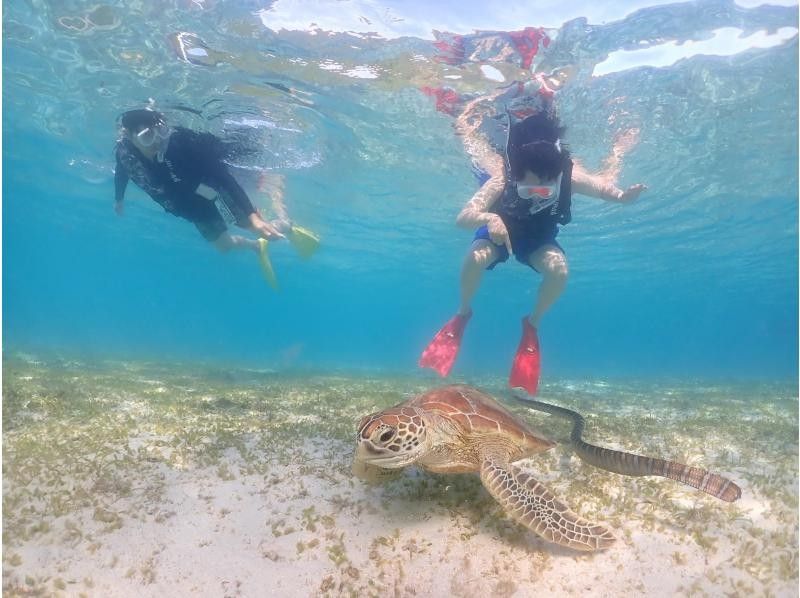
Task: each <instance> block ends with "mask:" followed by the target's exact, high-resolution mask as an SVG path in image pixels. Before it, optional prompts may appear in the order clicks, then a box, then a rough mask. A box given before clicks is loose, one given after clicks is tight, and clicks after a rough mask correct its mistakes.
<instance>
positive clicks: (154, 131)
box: [136, 120, 170, 147]
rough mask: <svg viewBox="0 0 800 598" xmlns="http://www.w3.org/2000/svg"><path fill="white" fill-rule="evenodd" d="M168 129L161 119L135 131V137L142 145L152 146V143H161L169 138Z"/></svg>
mask: <svg viewBox="0 0 800 598" xmlns="http://www.w3.org/2000/svg"><path fill="white" fill-rule="evenodd" d="M169 135H170V130H169V127H168V126H167V123H165V122H164V121H163V120H160V121H158V122H157V123H155V124H154V125H151V126H149V127H145V128H144V129H142V130H141V131H139V132H138V133H136V139H137V141H138V142H139V143H141V144H142V147H152V146H153V145H156V144H157V145H161V144H163V143H164V142H165V141H166V140H167V139H169Z"/></svg>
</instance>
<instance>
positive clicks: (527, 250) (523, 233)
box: [472, 220, 564, 272]
mask: <svg viewBox="0 0 800 598" xmlns="http://www.w3.org/2000/svg"><path fill="white" fill-rule="evenodd" d="M503 222H504V223H505V225H506V229H507V230H508V237H509V239H510V240H511V249H512V250H513V251H514V257H515V258H517V261H518V262H520V263H522V264H525V265H526V266H530V267H531V268H533V266H531V264H530V262H529V261H528V260H529V259H530V257H531V254H532V253H533V252H534V251H536V250H537V249H540V248H541V247H543V246H544V245H555V246H556V247H558V248H559V249H560V250H561V253H564V248H563V247H561V245H559V244H558V241H556V235H558V227H556V226H555V225H553V227H552V228H547V229H543V230H542V229H538V228H537V229H528V230H526V227H525V226H524V224H525V221H523V222H522V223H521V225H519V226H515V225H514V224H513V223H511V222H507V221H506V220H503ZM479 239H486V240H487V241H489V242H490V243H491V244H492V245H494V248H495V250H496V251H497V259H496V260H495V261H493V262H492V263H491V264H489V265H488V266H487V267H486V269H487V270H492V269H494V267H495V266H496V265H497V264H499V263H501V262H505V261H507V260H508V258H509V255H508V249H506V246H505V245H498V244H497V243H494V242H493V241H492V239H491V238H490V237H489V227H488V226H487V225H485V224H484V225H483V226H482V227H480V228H479V229H478V230H476V231H475V238H474V239H473V240H472V242H473V243H474V242H475V241H477V240H479ZM533 269H534V270H536V268H533ZM537 272H538V270H537Z"/></svg>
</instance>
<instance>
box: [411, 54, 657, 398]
mask: <svg viewBox="0 0 800 598" xmlns="http://www.w3.org/2000/svg"><path fill="white" fill-rule="evenodd" d="M544 45H546V44H544ZM533 51H534V54H535V48H534V49H533ZM507 55H512V56H513V52H509V53H507ZM532 58H533V56H532V55H531V54H530V52H529V53H528V54H527V55H525V56H523V59H524V60H523V61H522V62H523V63H524V64H523V66H528V65H530V63H531V60H532ZM565 73H566V74H565ZM565 76H568V73H567V72H566V71H565V70H562V71H560V72H554V73H551V74H548V75H545V74H542V73H535V74H534V75H533V76H532V77H531V78H530V79H529V80H528V81H525V82H521V81H515V82H514V83H512V84H511V85H508V86H505V87H502V88H500V89H498V90H496V91H495V92H493V93H490V94H487V95H485V96H480V97H477V98H474V99H472V100H471V101H469V102H467V103H466V104H465V105H464V107H463V110H462V112H461V113H460V114H459V115H458V118H457V121H456V124H455V126H456V130H457V132H458V133H459V134H460V135H461V136H462V138H463V141H464V147H465V149H466V151H467V153H468V154H470V156H471V157H472V159H473V167H474V169H475V171H476V175H477V176H478V178H479V181H480V183H481V188H480V189H479V190H478V191H477V193H475V195H474V196H473V197H472V198H471V199H470V200H469V202H467V204H466V206H465V207H464V208H463V209H462V210H461V212H460V213H459V215H458V217H457V219H456V222H457V224H458V225H459V226H461V227H465V228H477V231H476V233H475V237H474V239H473V242H472V245H471V246H470V249H469V251H468V252H467V255H466V257H465V259H464V263H463V266H462V270H461V305H460V307H459V310H458V313H457V314H456V315H455V316H454V317H453V318H452V319H451V320H450V321H449V322H447V323H446V324H445V325H444V327H443V328H442V329H441V330H440V331H439V332H438V333H437V334H436V336H435V337H434V338H433V340H432V341H431V342H430V344H429V345H428V346H427V347H426V349H425V350H424V351H423V353H422V356H421V358H420V360H419V365H420V366H421V367H428V368H432V369H434V370H435V371H436V372H438V373H439V375H441V376H447V375H448V374H449V372H450V370H451V369H452V367H453V364H454V363H455V360H456V356H457V354H458V350H459V348H460V345H461V339H462V337H463V334H464V329H465V328H466V325H467V323H468V321H469V319H470V317H471V316H472V309H471V302H472V298H473V296H474V295H475V292H476V291H477V290H478V286H479V285H480V281H481V278H482V276H483V272H484V270H491V269H493V268H494V267H495V266H496V265H497V264H498V263H500V262H504V261H506V260H507V259H508V258H509V255H510V254H512V253H513V254H514V256H515V257H516V258H517V261H519V262H521V263H523V264H525V265H527V266H530V267H531V268H533V269H534V270H536V271H537V272H539V273H540V274H541V275H542V282H541V284H540V286H539V292H538V296H537V300H536V304H535V305H534V307H533V310H532V312H531V313H530V315H527V316H525V317H524V318H523V320H522V338H521V339H520V342H519V345H518V347H517V352H516V355H515V357H514V361H513V364H512V367H511V373H510V376H509V386H510V387H511V388H522V389H525V390H526V391H527V392H528V393H530V394H531V395H535V394H536V391H537V389H538V385H539V373H540V369H541V363H540V352H539V339H538V335H537V328H538V326H539V323H540V321H541V319H542V316H543V315H544V314H545V312H546V311H547V310H548V309H549V308H550V307H551V306H552V305H553V303H555V301H556V300H557V299H558V297H559V296H560V295H561V293H562V292H563V290H564V287H565V285H566V282H567V273H568V268H567V259H566V256H565V255H564V250H563V249H562V247H561V246H560V245H559V244H558V242H557V241H556V235H557V234H558V227H559V225H561V226H563V225H566V224H568V223H569V222H570V220H571V219H572V215H571V210H570V208H571V200H572V193H580V194H582V195H587V196H590V197H597V198H600V199H603V200H605V201H609V202H617V203H630V202H632V201H635V200H636V199H637V198H638V197H639V195H640V194H641V193H642V191H644V190H645V189H646V187H645V186H644V185H641V184H638V185H633V186H631V187H629V188H628V189H626V190H624V191H623V190H622V189H619V188H618V187H617V186H616V183H615V181H616V177H617V176H618V174H619V162H620V159H621V156H622V155H623V153H624V151H625V150H626V149H627V147H629V146H630V145H631V144H632V142H633V139H634V138H635V132H628V133H627V135H623V136H621V138H620V139H618V141H617V143H615V147H614V149H613V150H612V159H610V160H608V169H607V171H606V172H604V173H601V174H597V175H590V174H589V173H588V172H586V171H585V170H584V169H583V168H581V167H580V166H579V165H578V164H574V163H573V161H572V159H571V157H570V152H569V151H568V149H567V148H566V146H565V144H564V142H563V141H562V136H563V133H564V130H565V128H564V127H562V126H561V124H560V122H559V119H558V116H557V113H556V109H555V104H554V97H555V92H556V90H557V89H558V87H559V86H560V85H561V84H562V83H563V81H562V79H563V78H564V77H565ZM433 95H435V97H436V98H437V108H439V105H438V104H439V102H438V100H439V98H440V95H441V94H433ZM448 106H450V105H449V104H448Z"/></svg>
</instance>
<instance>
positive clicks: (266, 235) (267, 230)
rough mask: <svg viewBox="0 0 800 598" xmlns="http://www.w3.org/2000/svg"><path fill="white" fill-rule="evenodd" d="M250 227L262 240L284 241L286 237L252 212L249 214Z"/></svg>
mask: <svg viewBox="0 0 800 598" xmlns="http://www.w3.org/2000/svg"><path fill="white" fill-rule="evenodd" d="M250 226H251V227H252V230H253V232H254V233H256V234H257V235H258V236H259V237H261V238H262V239H285V238H286V235H284V234H282V233H281V232H280V231H279V230H278V229H277V228H276V227H275V226H274V225H273V224H271V223H269V222H267V221H266V220H264V219H263V218H261V216H260V215H259V214H258V213H256V212H253V213H252V214H250Z"/></svg>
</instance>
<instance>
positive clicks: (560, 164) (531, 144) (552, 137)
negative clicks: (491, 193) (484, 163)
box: [508, 113, 569, 181]
mask: <svg viewBox="0 0 800 598" xmlns="http://www.w3.org/2000/svg"><path fill="white" fill-rule="evenodd" d="M565 130H566V127H562V126H561V124H560V123H559V122H558V119H557V118H556V117H555V116H554V115H552V114H547V113H540V114H534V115H532V116H529V117H528V118H526V119H525V120H522V121H520V122H518V123H515V124H514V125H512V127H511V131H510V132H509V137H508V163H509V166H510V167H511V176H512V177H513V178H514V180H516V181H519V180H522V179H523V178H525V172H526V171H528V170H530V171H531V172H533V173H534V174H535V175H536V176H538V177H539V178H540V179H542V180H546V181H551V180H553V179H555V178H556V177H558V175H559V174H561V172H562V170H563V168H564V160H565V159H567V158H568V157H569V150H568V149H567V148H566V147H565V146H564V145H563V143H562V142H561V141H560V139H561V136H562V135H563V133H564V131H565Z"/></svg>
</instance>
